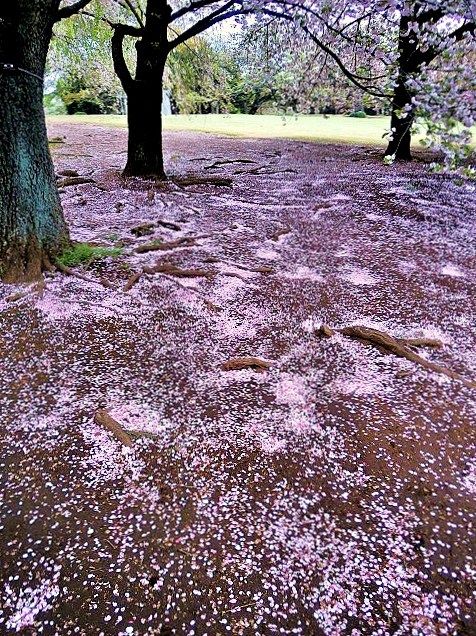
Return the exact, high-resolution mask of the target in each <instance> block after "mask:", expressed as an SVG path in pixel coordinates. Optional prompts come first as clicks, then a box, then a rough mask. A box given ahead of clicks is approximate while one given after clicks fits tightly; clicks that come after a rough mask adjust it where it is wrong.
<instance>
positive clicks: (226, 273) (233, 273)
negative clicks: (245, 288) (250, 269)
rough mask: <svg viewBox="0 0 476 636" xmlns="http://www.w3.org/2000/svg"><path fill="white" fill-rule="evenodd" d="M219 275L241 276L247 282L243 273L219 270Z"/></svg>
mask: <svg viewBox="0 0 476 636" xmlns="http://www.w3.org/2000/svg"><path fill="white" fill-rule="evenodd" d="M218 275H219V276H229V277H230V278H239V279H240V280H243V281H245V282H246V280H247V279H246V277H245V276H242V275H241V274H238V272H219V274H218Z"/></svg>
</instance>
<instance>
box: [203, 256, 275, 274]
mask: <svg viewBox="0 0 476 636" xmlns="http://www.w3.org/2000/svg"><path fill="white" fill-rule="evenodd" d="M203 260H204V262H205V263H225V264H226V265H230V266H231V267H236V268H237V269H242V270H243V271H245V272H257V273H258V274H274V272H275V270H274V269H273V268H272V267H268V266H267V265H256V266H249V265H241V264H240V263H232V262H230V261H223V260H221V259H219V258H217V257H216V256H206V257H205V258H204V259H203Z"/></svg>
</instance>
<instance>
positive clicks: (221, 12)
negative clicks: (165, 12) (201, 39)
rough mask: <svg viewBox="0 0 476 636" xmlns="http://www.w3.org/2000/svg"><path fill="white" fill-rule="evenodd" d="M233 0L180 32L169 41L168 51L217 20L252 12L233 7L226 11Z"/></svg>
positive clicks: (251, 11) (216, 22)
mask: <svg viewBox="0 0 476 636" xmlns="http://www.w3.org/2000/svg"><path fill="white" fill-rule="evenodd" d="M235 4H236V2H235V0H230V1H229V2H227V3H226V4H224V5H223V6H222V7H220V8H219V9H217V10H216V11H213V12H212V13H210V14H209V15H207V16H206V17H205V18H202V19H201V20H198V22H196V23H195V24H194V25H192V26H191V27H190V28H189V29H187V30H186V31H184V32H183V33H181V34H180V35H179V36H178V37H176V38H175V40H172V41H171V42H169V51H171V50H172V49H174V48H175V47H177V46H178V45H179V44H182V43H183V42H186V40H188V39H190V38H192V37H194V36H195V35H198V34H199V33H203V31H206V30H207V29H208V28H210V27H211V26H213V25H214V24H218V23H219V22H223V20H228V19H229V18H233V17H235V16H237V15H246V14H249V13H253V11H254V10H253V9H235V10H233V11H228V9H230V8H231V7H232V6H233V5H235Z"/></svg>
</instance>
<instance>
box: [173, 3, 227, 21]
mask: <svg viewBox="0 0 476 636" xmlns="http://www.w3.org/2000/svg"><path fill="white" fill-rule="evenodd" d="M215 1H216V0H195V2H191V3H190V4H189V5H188V6H187V7H182V8H181V9H177V11H175V12H174V13H172V15H171V16H170V22H173V21H174V20H177V19H178V18H181V17H182V16H184V15H186V14H187V13H190V12H192V11H196V10H197V9H203V7H207V6H208V5H210V4H214V3H215Z"/></svg>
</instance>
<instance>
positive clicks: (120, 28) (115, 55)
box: [111, 24, 142, 94]
mask: <svg viewBox="0 0 476 636" xmlns="http://www.w3.org/2000/svg"><path fill="white" fill-rule="evenodd" d="M113 28H114V33H113V36H112V39H111V51H112V61H113V64H114V70H115V72H116V75H117V77H118V78H119V80H120V82H121V84H122V88H123V89H124V91H125V92H126V94H127V93H128V92H129V91H130V89H131V87H132V85H133V83H134V80H133V79H132V76H131V74H130V71H129V69H128V67H127V64H126V61H125V59H124V49H123V43H124V38H125V37H126V35H130V36H132V37H140V36H141V35H142V29H139V28H137V27H133V26H129V25H126V24H115V25H113Z"/></svg>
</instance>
